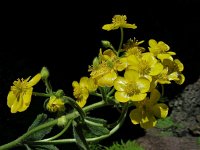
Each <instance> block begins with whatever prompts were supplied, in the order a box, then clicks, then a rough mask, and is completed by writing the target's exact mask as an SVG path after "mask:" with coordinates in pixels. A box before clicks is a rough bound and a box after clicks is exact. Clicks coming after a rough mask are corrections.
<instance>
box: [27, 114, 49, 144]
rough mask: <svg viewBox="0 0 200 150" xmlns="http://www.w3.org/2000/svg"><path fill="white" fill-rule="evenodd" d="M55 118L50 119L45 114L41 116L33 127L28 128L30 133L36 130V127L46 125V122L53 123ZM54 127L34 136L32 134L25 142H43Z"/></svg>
mask: <svg viewBox="0 0 200 150" xmlns="http://www.w3.org/2000/svg"><path fill="white" fill-rule="evenodd" d="M52 120H53V118H48V116H47V115H46V114H44V113H42V114H39V115H38V116H37V117H36V119H35V120H34V122H33V123H32V125H31V126H30V127H29V128H28V131H30V130H32V129H34V128H35V127H37V126H39V125H41V124H44V123H46V122H49V121H52ZM52 128H53V127H47V128H45V129H42V130H40V131H38V132H35V133H33V134H31V135H30V136H29V137H28V138H26V140H25V141H35V140H41V139H42V138H44V136H45V135H47V134H48V133H50V132H51V130H52Z"/></svg>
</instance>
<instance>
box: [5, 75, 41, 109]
mask: <svg viewBox="0 0 200 150" xmlns="http://www.w3.org/2000/svg"><path fill="white" fill-rule="evenodd" d="M29 79H30V77H28V78H27V79H25V80H24V79H23V78H22V79H17V81H14V82H13V84H14V85H13V86H11V89H10V92H9V93H8V96H7V105H8V107H9V108H10V109H11V113H16V112H22V111H25V110H26V109H27V108H28V107H29V105H30V102H31V96H32V91H33V86H34V85H35V84H37V83H38V82H39V81H40V79H41V74H40V73H38V74H37V75H35V76H34V77H33V78H32V79H31V80H29Z"/></svg>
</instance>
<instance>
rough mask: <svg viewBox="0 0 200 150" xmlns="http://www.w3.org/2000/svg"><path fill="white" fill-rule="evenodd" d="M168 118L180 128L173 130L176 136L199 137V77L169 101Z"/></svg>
mask: <svg viewBox="0 0 200 150" xmlns="http://www.w3.org/2000/svg"><path fill="white" fill-rule="evenodd" d="M169 106H170V107H171V109H172V112H171V114H170V116H171V117H172V119H173V120H174V122H176V123H178V124H180V125H181V126H182V127H181V128H177V129H174V131H173V132H174V134H176V135H177V136H180V137H182V136H200V77H199V79H198V80H197V81H196V82H195V83H193V84H189V85H188V86H186V87H185V89H184V91H183V92H182V93H181V94H179V95H178V96H176V97H175V98H174V99H172V100H170V102H169Z"/></svg>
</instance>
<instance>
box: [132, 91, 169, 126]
mask: <svg viewBox="0 0 200 150" xmlns="http://www.w3.org/2000/svg"><path fill="white" fill-rule="evenodd" d="M159 99H160V92H159V91H158V90H156V89H154V90H153V91H152V92H151V94H150V98H147V97H146V99H145V100H144V101H141V102H136V103H135V106H136V109H134V110H132V111H131V112H130V115H129V116H130V118H131V122H132V123H133V124H140V126H141V127H142V128H144V129H148V128H152V127H154V126H155V125H156V123H157V121H156V119H157V118H166V117H167V114H168V110H169V108H168V106H167V105H166V104H164V103H157V102H158V100H159Z"/></svg>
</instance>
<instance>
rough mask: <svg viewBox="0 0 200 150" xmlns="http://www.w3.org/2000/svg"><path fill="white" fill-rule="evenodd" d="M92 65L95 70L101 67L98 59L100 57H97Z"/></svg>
mask: <svg viewBox="0 0 200 150" xmlns="http://www.w3.org/2000/svg"><path fill="white" fill-rule="evenodd" d="M92 65H93V67H94V68H95V67H98V66H99V59H98V57H95V58H94V59H93V62H92Z"/></svg>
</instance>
